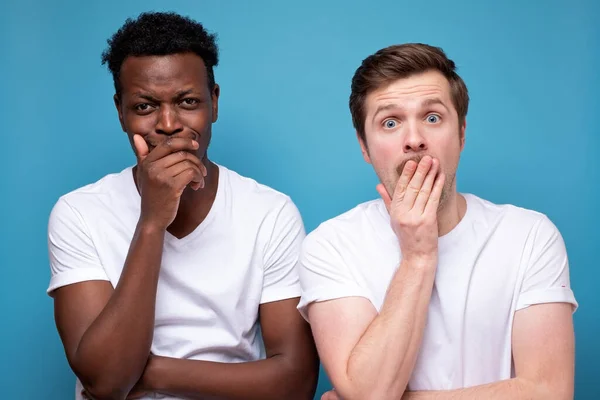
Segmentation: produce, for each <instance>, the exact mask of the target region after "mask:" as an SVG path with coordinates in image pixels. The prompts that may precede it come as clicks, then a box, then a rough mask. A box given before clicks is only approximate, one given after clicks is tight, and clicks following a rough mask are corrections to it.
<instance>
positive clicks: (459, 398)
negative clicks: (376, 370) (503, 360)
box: [402, 378, 572, 400]
mask: <svg viewBox="0 0 600 400" xmlns="http://www.w3.org/2000/svg"><path fill="white" fill-rule="evenodd" d="M552 393H553V392H551V391H550V390H549V389H548V388H547V387H546V386H544V385H542V384H535V383H534V382H532V381H528V380H525V379H521V378H513V379H507V380H503V381H499V382H494V383H489V384H486V385H479V386H473V387H469V388H465V389H456V390H442V391H435V390H433V391H421V392H406V393H405V394H404V396H403V397H402V400H471V399H488V400H513V399H530V400H538V399H539V400H544V399H569V398H571V399H572V396H559V395H558V393H557V392H554V394H552ZM557 396H559V397H557Z"/></svg>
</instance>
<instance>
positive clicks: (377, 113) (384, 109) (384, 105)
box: [373, 103, 402, 121]
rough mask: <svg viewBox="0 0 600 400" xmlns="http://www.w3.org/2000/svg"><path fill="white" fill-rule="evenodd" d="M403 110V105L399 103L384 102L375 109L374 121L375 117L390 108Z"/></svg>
mask: <svg viewBox="0 0 600 400" xmlns="http://www.w3.org/2000/svg"><path fill="white" fill-rule="evenodd" d="M395 109H398V110H401V109H402V107H400V106H399V105H397V104H393V103H392V104H382V105H380V106H379V107H377V110H376V111H375V114H374V115H373V121H375V118H377V116H378V115H379V114H380V113H382V112H383V111H388V110H395Z"/></svg>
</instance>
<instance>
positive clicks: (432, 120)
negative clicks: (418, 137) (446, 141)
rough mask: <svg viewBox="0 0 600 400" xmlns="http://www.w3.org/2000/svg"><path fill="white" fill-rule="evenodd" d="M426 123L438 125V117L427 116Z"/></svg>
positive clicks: (433, 115)
mask: <svg viewBox="0 0 600 400" xmlns="http://www.w3.org/2000/svg"><path fill="white" fill-rule="evenodd" d="M427 122H429V123H430V124H435V123H438V122H440V117H439V116H438V115H435V114H429V115H428V116H427Z"/></svg>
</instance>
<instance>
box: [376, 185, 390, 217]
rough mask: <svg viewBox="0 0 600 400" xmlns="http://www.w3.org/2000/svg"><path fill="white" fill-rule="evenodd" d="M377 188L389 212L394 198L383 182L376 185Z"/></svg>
mask: <svg viewBox="0 0 600 400" xmlns="http://www.w3.org/2000/svg"><path fill="white" fill-rule="evenodd" d="M375 189H377V192H378V193H379V195H380V196H381V198H382V199H383V203H384V204H385V208H387V210H388V212H389V211H390V205H391V203H392V198H391V197H390V195H389V193H388V192H387V190H386V188H385V186H383V184H382V183H380V184H379V185H377V186H376V187H375Z"/></svg>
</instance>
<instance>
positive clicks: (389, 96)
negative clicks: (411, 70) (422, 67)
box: [365, 71, 452, 115]
mask: <svg viewBox="0 0 600 400" xmlns="http://www.w3.org/2000/svg"><path fill="white" fill-rule="evenodd" d="M431 98H437V99H439V100H441V102H442V103H444V104H445V105H446V106H447V107H450V106H451V105H452V97H451V93H450V83H449V82H448V79H446V77H445V76H444V75H442V74H441V73H440V72H438V71H427V72H423V73H420V74H415V75H411V76H408V77H406V78H402V79H398V80H395V81H393V82H392V83H390V84H389V85H386V86H383V87H380V88H378V89H376V90H373V91H372V92H370V93H368V94H367V97H366V101H365V106H366V107H365V108H366V111H367V115H370V114H373V113H374V112H375V111H376V110H377V108H378V107H380V106H381V105H388V104H394V105H397V106H399V107H402V108H416V107H418V106H419V105H420V104H422V103H423V102H425V101H426V100H428V99H431Z"/></svg>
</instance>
